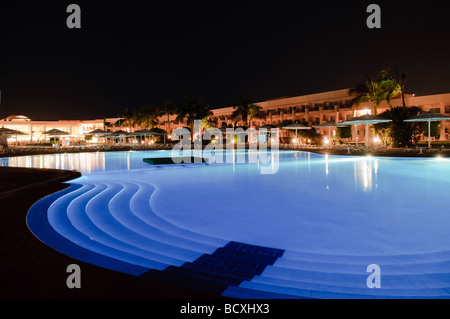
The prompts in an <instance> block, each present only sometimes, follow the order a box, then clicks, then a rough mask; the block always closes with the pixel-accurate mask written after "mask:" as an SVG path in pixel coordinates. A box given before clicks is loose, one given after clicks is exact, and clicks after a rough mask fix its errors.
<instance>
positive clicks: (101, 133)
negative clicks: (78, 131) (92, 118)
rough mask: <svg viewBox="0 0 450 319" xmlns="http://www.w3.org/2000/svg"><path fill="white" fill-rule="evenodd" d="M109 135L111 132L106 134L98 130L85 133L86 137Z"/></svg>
mask: <svg viewBox="0 0 450 319" xmlns="http://www.w3.org/2000/svg"><path fill="white" fill-rule="evenodd" d="M108 133H109V132H106V131H104V130H101V129H96V130H93V131H92V132H89V133H84V135H107V134H108Z"/></svg>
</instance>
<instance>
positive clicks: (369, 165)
mask: <svg viewBox="0 0 450 319" xmlns="http://www.w3.org/2000/svg"><path fill="white" fill-rule="evenodd" d="M170 155H171V153H170V151H126V152H86V153H62V154H47V155H31V156H18V157H10V158H1V159H0V166H10V167H32V168H51V169H65V170H77V171H80V172H81V173H83V174H93V173H99V172H108V171H130V170H134V169H155V168H161V167H162V166H151V165H149V164H147V163H144V162H143V161H142V159H143V158H145V157H169V156H170ZM192 155H194V156H201V154H200V153H199V152H198V151H194V153H192ZM208 156H209V158H210V159H213V158H214V159H215V160H216V161H218V162H219V163H212V164H211V163H210V165H219V166H223V165H229V166H232V171H233V174H238V173H239V170H237V167H238V166H241V165H242V161H243V159H244V161H245V162H248V159H249V156H248V154H247V152H245V151H234V150H233V151H232V152H227V151H224V152H221V151H216V152H213V153H212V154H211V153H208ZM252 156H253V155H252ZM275 156H279V161H280V172H279V173H280V174H281V175H283V174H284V173H286V170H288V172H289V174H296V173H298V172H299V171H298V169H299V168H300V167H301V170H302V171H301V174H300V175H301V177H302V178H304V179H306V180H307V181H308V182H315V183H317V182H318V181H322V180H323V182H324V184H325V188H326V189H327V190H330V188H331V187H332V185H333V181H336V179H345V180H347V181H348V180H353V184H354V190H355V191H361V190H362V191H363V192H367V193H369V192H372V191H373V190H374V189H376V188H377V187H378V186H379V185H378V177H379V176H378V175H379V171H380V169H382V170H384V171H392V170H393V167H394V166H398V168H397V169H394V171H395V173H401V172H402V165H400V164H401V163H402V161H403V162H404V163H406V162H408V163H411V162H413V163H414V162H416V165H417V163H418V162H424V163H427V165H425V166H424V165H422V168H425V171H423V174H425V173H428V175H429V174H430V170H431V171H433V170H434V169H433V167H432V164H433V163H435V164H441V165H447V166H448V165H449V163H450V161H447V160H445V159H444V160H442V159H440V160H436V159H421V160H414V159H409V160H408V159H406V160H402V159H389V158H376V157H369V156H367V157H363V156H359V157H357V156H354V157H352V156H332V155H322V154H316V153H309V152H297V151H280V152H272V154H271V162H270V163H268V164H265V165H272V166H273V165H274V164H273V163H274V162H275V160H276V159H275ZM219 159H220V160H219ZM200 165H203V164H200ZM249 165H250V166H251V165H253V166H256V167H257V168H258V169H260V166H261V165H263V164H261V163H260V162H259V161H257V162H256V163H252V164H249ZM305 166H306V167H305ZM167 167H168V166H166V168H167ZM305 172H306V174H307V176H308V177H305V176H306V175H305ZM408 173H415V174H418V172H417V171H416V172H412V171H409V172H408ZM276 174H278V173H275V174H274V175H276ZM423 174H422V176H423ZM437 174H439V173H437ZM323 177H324V178H323ZM434 177H435V176H434Z"/></svg>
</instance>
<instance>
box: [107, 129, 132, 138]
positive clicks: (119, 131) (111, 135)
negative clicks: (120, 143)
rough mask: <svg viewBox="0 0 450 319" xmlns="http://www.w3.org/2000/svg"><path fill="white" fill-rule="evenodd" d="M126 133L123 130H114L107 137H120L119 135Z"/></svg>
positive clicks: (126, 133)
mask: <svg viewBox="0 0 450 319" xmlns="http://www.w3.org/2000/svg"><path fill="white" fill-rule="evenodd" d="M126 135H128V132H125V131H123V130H118V131H115V132H113V133H111V134H109V135H108V137H119V138H120V137H122V136H126Z"/></svg>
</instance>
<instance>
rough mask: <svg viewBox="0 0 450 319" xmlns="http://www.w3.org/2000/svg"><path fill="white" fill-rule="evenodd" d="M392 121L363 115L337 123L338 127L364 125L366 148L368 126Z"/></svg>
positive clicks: (376, 116)
mask: <svg viewBox="0 0 450 319" xmlns="http://www.w3.org/2000/svg"><path fill="white" fill-rule="evenodd" d="M391 121H392V120H389V119H386V118H384V117H381V116H378V115H371V114H365V115H361V116H357V117H354V118H351V119H349V120H347V121H344V122H341V123H339V125H358V124H365V125H366V146H368V145H369V124H376V123H386V122H391Z"/></svg>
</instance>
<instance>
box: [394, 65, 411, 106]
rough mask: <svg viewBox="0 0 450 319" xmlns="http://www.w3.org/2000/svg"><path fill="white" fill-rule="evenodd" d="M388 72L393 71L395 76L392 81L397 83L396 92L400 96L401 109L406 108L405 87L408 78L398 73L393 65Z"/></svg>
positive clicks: (404, 74)
mask: <svg viewBox="0 0 450 319" xmlns="http://www.w3.org/2000/svg"><path fill="white" fill-rule="evenodd" d="M390 70H392V71H394V75H395V78H394V79H395V81H396V82H397V85H398V90H399V91H400V94H401V95H402V105H403V107H406V103H405V86H406V80H407V79H408V76H407V75H406V73H404V72H402V73H400V72H399V71H398V69H397V67H396V66H395V65H391V67H390Z"/></svg>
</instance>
